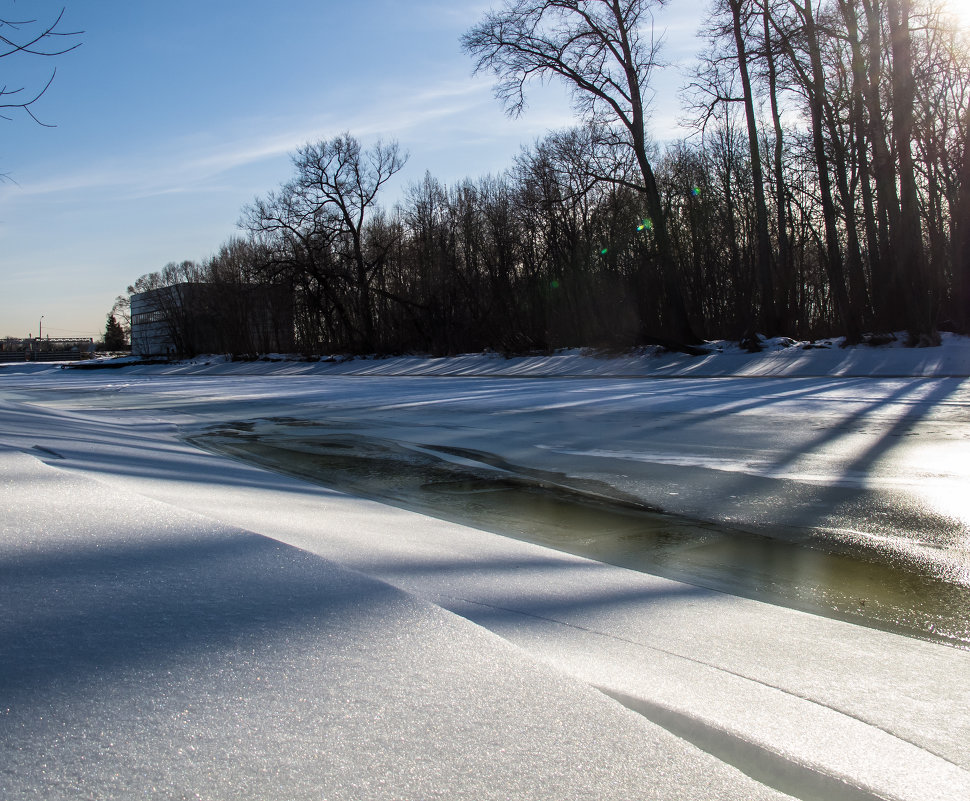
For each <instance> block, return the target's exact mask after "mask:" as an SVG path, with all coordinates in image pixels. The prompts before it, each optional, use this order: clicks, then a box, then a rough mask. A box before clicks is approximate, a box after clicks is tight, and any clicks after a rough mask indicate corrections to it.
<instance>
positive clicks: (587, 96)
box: [462, 0, 697, 343]
mask: <svg viewBox="0 0 970 801" xmlns="http://www.w3.org/2000/svg"><path fill="white" fill-rule="evenodd" d="M661 4H662V0H506V2H505V3H504V5H503V6H502V8H501V9H500V10H498V11H490V12H488V13H487V14H486V15H485V17H484V18H483V19H482V21H481V22H479V23H478V24H477V25H475V26H474V27H473V28H471V29H470V30H469V31H468V32H467V33H465V35H464V36H463V37H462V46H463V47H464V49H465V50H466V52H468V53H469V54H470V55H472V56H473V57H474V58H475V59H476V65H475V69H476V72H483V71H490V72H492V73H493V74H494V75H495V77H496V78H497V81H498V83H497V85H496V96H497V97H498V98H499V100H501V101H502V102H503V104H504V105H505V108H506V110H507V111H508V112H509V113H510V114H512V115H518V114H520V113H522V111H523V110H524V108H525V90H526V86H527V85H528V84H529V83H530V82H531V81H533V80H540V81H541V80H545V79H548V78H552V77H555V78H559V79H561V80H562V81H564V82H565V83H566V85H567V86H568V87H569V88H570V90H571V91H572V97H573V101H574V105H575V108H576V110H577V112H578V113H579V114H580V115H581V116H582V117H583V118H584V120H586V121H587V122H592V123H596V124H599V125H602V126H604V127H607V128H612V129H615V130H616V131H617V132H618V133H619V134H620V136H621V138H622V139H621V140H622V142H623V144H624V145H625V146H627V147H629V148H630V149H631V150H632V152H633V155H634V158H635V160H636V163H637V166H638V168H639V173H640V176H639V177H640V180H639V182H638V187H637V188H638V190H639V191H640V192H641V193H642V196H643V200H644V204H645V207H646V211H647V214H648V216H649V218H650V220H651V224H652V228H653V231H654V237H655V240H656V250H657V255H658V260H659V269H660V271H661V274H662V277H663V285H664V289H665V293H666V295H667V298H666V300H667V312H668V322H667V327H668V336H672V337H674V338H676V339H678V340H680V341H681V342H684V343H691V342H696V341H697V337H696V335H695V334H694V332H693V329H692V327H691V324H690V320H689V318H688V315H687V308H686V304H685V302H684V295H683V290H682V286H681V282H680V280H679V277H678V275H677V273H676V266H675V263H674V259H673V253H672V249H671V243H670V236H669V232H668V231H667V220H666V211H665V209H664V207H663V204H662V202H661V197H660V191H659V188H658V186H657V180H656V176H655V175H654V170H653V166H652V164H651V160H650V155H649V151H648V144H647V128H646V107H645V106H646V103H645V101H644V94H645V92H646V90H647V88H648V86H649V81H650V75H651V72H652V70H653V68H654V67H655V66H656V64H657V42H656V41H655V40H654V39H652V38H651V37H649V36H648V35H647V30H648V24H647V23H648V18H649V16H650V14H651V11H652V9H653V8H654V7H657V6H659V5H661ZM644 269H646V265H644Z"/></svg>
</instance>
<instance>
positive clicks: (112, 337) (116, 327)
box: [104, 314, 128, 350]
mask: <svg viewBox="0 0 970 801" xmlns="http://www.w3.org/2000/svg"><path fill="white" fill-rule="evenodd" d="M104 349H105V350H127V349H128V338H127V337H126V336H125V329H124V328H122V327H121V323H119V322H118V321H117V320H116V319H115V316H114V315H113V314H109V315H108V320H107V322H106V323H105V326H104Z"/></svg>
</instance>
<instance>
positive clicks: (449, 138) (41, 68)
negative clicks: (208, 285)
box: [0, 0, 704, 337]
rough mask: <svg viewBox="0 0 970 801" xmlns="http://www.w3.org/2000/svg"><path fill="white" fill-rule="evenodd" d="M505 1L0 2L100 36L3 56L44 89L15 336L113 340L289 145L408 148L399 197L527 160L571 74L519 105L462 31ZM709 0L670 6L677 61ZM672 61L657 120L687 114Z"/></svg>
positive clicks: (3, 314) (272, 183) (278, 166)
mask: <svg viewBox="0 0 970 801" xmlns="http://www.w3.org/2000/svg"><path fill="white" fill-rule="evenodd" d="M489 5H490V4H489V3H488V2H462V1H461V0H457V1H456V2H444V1H443V0H415V1H414V2H400V1H399V0H398V1H395V0H358V1H357V2H352V1H351V2H337V0H315V1H314V0H277V2H275V3H265V2H254V1H253V0H192V1H191V2H190V1H189V0H164V2H162V0H138V1H137V2H132V1H131V0H62V1H60V2H47V0H31V1H30V2H27V0H0V16H3V17H5V18H8V19H10V18H39V19H42V20H47V19H53V17H56V15H57V13H58V12H59V11H60V9H61V8H62V7H66V13H65V17H64V22H63V25H62V29H63V30H83V31H84V33H83V34H82V35H81V36H79V37H78V40H79V41H81V42H83V45H82V46H81V47H80V48H79V49H78V50H76V51H74V52H72V53H69V54H67V55H65V56H62V57H60V58H58V59H55V60H42V59H34V60H32V61H19V62H17V63H13V61H14V60H13V59H3V60H0V84H4V83H6V84H7V85H9V86H13V85H14V84H15V83H16V82H17V80H18V79H19V80H20V82H21V83H23V82H26V83H27V84H28V85H30V86H37V85H38V84H39V85H43V83H44V82H45V81H46V79H47V77H49V74H50V70H51V69H52V68H53V67H55V66H56V68H57V76H56V79H55V81H54V83H53V85H52V86H51V88H50V90H49V91H48V93H47V94H46V95H45V96H44V97H43V98H42V99H41V101H40V102H39V103H38V104H37V105H36V107H35V113H36V114H37V115H38V116H39V117H40V119H41V120H42V121H44V122H45V123H53V124H55V125H56V127H54V128H43V127H40V126H38V125H36V124H35V123H33V122H32V121H31V120H30V119H28V118H27V117H25V116H23V115H17V114H15V115H14V119H13V120H12V121H9V122H8V121H5V120H0V172H2V173H4V174H6V175H7V176H9V177H8V179H7V180H6V181H4V182H3V183H2V184H0V276H2V281H3V283H2V290H0V291H2V295H0V336H4V335H10V336H25V335H27V334H29V333H30V334H34V335H36V334H37V329H38V322H39V320H40V317H41V315H43V317H44V320H43V330H44V334H45V335H47V334H49V335H50V336H52V337H55V336H98V335H99V334H100V333H102V332H103V330H104V319H105V315H106V314H107V312H108V310H109V309H110V307H111V304H112V302H113V300H114V298H115V296H116V295H118V294H120V293H122V292H124V290H125V287H126V286H127V285H128V284H130V283H132V282H133V281H134V280H135V279H136V278H137V277H138V276H140V275H142V274H144V273H146V272H150V271H152V270H157V269H159V268H160V267H162V266H163V265H164V264H165V263H166V262H169V261H181V260H183V259H201V258H204V257H205V256H207V255H210V254H211V253H213V252H215V251H216V250H217V249H218V247H219V245H220V244H222V243H223V242H224V241H225V240H226V239H228V238H229V237H230V236H232V235H233V234H236V233H238V229H237V228H236V223H237V221H238V219H239V217H240V212H241V209H242V207H243V206H244V205H245V204H247V203H249V202H250V201H252V199H253V198H254V197H256V196H257V195H262V194H265V193H267V192H269V191H270V190H272V189H274V188H275V187H276V186H278V185H279V184H280V183H282V182H283V181H285V180H287V179H288V178H289V177H290V174H291V169H290V163H289V157H288V154H289V153H291V152H292V151H293V150H295V149H296V148H297V147H299V146H300V145H301V144H303V143H305V142H307V141H316V140H319V139H326V138H329V137H331V136H334V135H336V134H338V133H341V132H343V131H350V132H351V133H352V134H354V135H356V136H357V137H358V138H360V139H361V140H362V141H364V142H365V143H370V142H373V141H374V140H376V139H377V138H379V137H383V138H384V139H397V140H398V141H399V142H400V143H401V145H402V147H403V148H404V149H405V150H407V151H408V152H409V153H410V160H409V162H408V165H407V167H406V168H405V170H404V171H403V172H402V173H401V175H400V177H399V180H398V184H397V186H396V187H391V188H390V191H389V193H388V195H387V196H386V197H385V203H386V204H387V205H392V204H393V202H394V200H395V193H396V192H400V191H401V188H402V187H404V186H406V185H407V184H408V183H410V182H413V181H418V180H420V178H421V177H422V176H423V175H424V173H425V171H426V170H430V171H431V173H432V174H433V175H435V176H436V177H438V178H439V179H441V180H443V181H445V182H449V183H450V182H453V181H456V180H459V179H461V178H463V177H466V176H469V177H473V178H477V177H479V176H481V175H485V174H487V173H489V172H500V171H501V170H503V169H505V168H506V167H508V166H510V164H511V162H512V159H513V157H514V155H515V154H516V153H517V152H518V151H519V150H520V148H521V146H522V145H525V144H529V143H531V142H532V141H534V140H535V139H536V138H537V137H539V136H541V135H542V134H543V133H545V132H546V131H547V130H550V129H553V128H559V127H563V126H565V125H568V124H570V122H571V120H572V116H571V113H570V109H569V104H568V101H567V99H566V96H565V94H564V92H563V91H562V90H561V89H560V88H559V87H550V88H547V89H540V90H538V91H536V92H534V93H533V95H532V102H531V104H530V108H529V109H528V111H527V112H526V114H525V115H524V116H523V117H521V118H519V119H517V120H510V119H508V118H506V117H505V115H504V114H503V112H502V109H501V107H500V106H499V104H498V102H497V101H495V100H494V98H493V96H492V92H491V81H490V80H489V79H488V77H487V76H479V77H472V75H471V66H472V65H471V60H470V59H469V58H468V56H466V55H465V54H463V53H462V52H461V49H460V47H459V43H458V38H459V36H460V35H461V34H462V33H463V32H464V31H465V30H466V29H467V28H469V27H470V26H471V25H472V24H474V23H475V22H476V21H477V20H478V19H479V17H480V16H481V14H482V13H483V12H484V11H485V10H486V9H487V8H488V7H489ZM703 8H704V0H671V3H670V6H669V8H668V9H667V10H665V11H663V12H661V13H660V14H659V15H658V30H666V32H667V40H668V47H667V50H666V51H665V55H666V58H667V59H668V60H670V61H672V62H675V63H676V62H681V61H687V60H689V58H690V57H691V56H692V54H693V53H694V52H696V50H697V49H698V43H697V41H696V40H695V38H694V31H695V29H696V28H697V27H698V26H699V24H700V23H701V22H702V19H701V18H702V13H701V11H702V9H703ZM682 82H683V78H682V76H681V74H680V73H678V72H677V71H676V68H673V69H671V70H669V71H667V72H665V73H664V74H662V75H660V76H658V80H657V88H658V90H660V94H659V96H658V98H657V100H656V103H655V116H654V127H655V129H656V132H657V135H658V136H660V137H664V136H670V135H671V134H672V133H673V131H672V129H673V126H674V121H675V119H676V116H677V113H678V112H677V107H676V102H677V101H676V90H677V89H678V87H679V86H680V85H681V84H682Z"/></svg>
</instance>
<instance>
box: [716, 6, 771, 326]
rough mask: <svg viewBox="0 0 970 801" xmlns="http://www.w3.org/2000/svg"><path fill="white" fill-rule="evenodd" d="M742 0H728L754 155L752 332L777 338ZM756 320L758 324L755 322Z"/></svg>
mask: <svg viewBox="0 0 970 801" xmlns="http://www.w3.org/2000/svg"><path fill="white" fill-rule="evenodd" d="M742 2H743V0H728V5H729V7H730V9H731V17H732V22H733V26H734V45H735V49H736V50H737V54H738V71H739V73H740V75H741V89H742V91H743V93H744V116H745V120H746V121H747V126H748V149H749V152H750V155H751V180H752V183H753V184H754V204H755V231H756V239H757V260H758V264H757V267H756V273H757V275H758V283H759V287H760V290H761V310H760V312H761V313H760V315H758V316H757V318H756V317H755V315H753V314H752V319H751V321H750V323H749V328H750V329H753V328H754V327H755V326H756V325H757V324H760V325H761V327H762V329H763V331H764V333H766V334H768V335H769V336H774V335H776V334H778V333H781V321H780V320H779V319H778V306H777V303H776V301H775V287H774V281H773V278H772V264H771V240H770V238H769V236H768V204H767V202H766V201H765V181H764V173H763V171H762V169H761V152H760V147H759V143H758V121H757V119H756V117H755V112H754V93H753V92H752V89H751V76H750V75H749V73H748V51H747V46H746V44H745V41H744V30H743V28H742V19H741V16H742ZM756 319H757V322H756ZM756 333H757V332H756V331H754V330H748V331H746V332H745V337H746V338H752V337H753V336H754V334H756Z"/></svg>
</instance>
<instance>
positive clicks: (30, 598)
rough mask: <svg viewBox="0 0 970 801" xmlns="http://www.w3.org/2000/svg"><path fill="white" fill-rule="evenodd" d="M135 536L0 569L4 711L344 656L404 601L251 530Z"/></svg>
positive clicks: (592, 600) (659, 593)
mask: <svg viewBox="0 0 970 801" xmlns="http://www.w3.org/2000/svg"><path fill="white" fill-rule="evenodd" d="M138 536H139V537H144V538H145V541H144V542H142V541H140V540H136V541H129V542H125V543H117V542H115V543H110V542H105V543H99V544H96V545H87V546H75V547H67V548H65V547H62V548H61V549H60V550H58V551H54V552H51V551H48V552H45V553H41V554H37V553H34V554H24V555H21V556H20V557H16V556H15V557H14V558H12V559H8V560H7V561H5V562H4V563H3V565H2V566H0V611H2V614H0V643H2V645H0V695H2V697H3V699H4V703H6V704H7V705H8V706H16V705H17V704H18V703H19V701H18V699H23V700H24V702H26V699H27V698H29V697H32V696H34V695H35V694H36V693H42V694H43V693H46V692H49V691H52V690H53V689H54V688H57V689H56V695H63V694H65V693H66V694H67V695H68V696H70V695H71V693H74V692H81V693H82V694H83V693H86V692H87V691H85V690H83V685H84V683H85V682H86V681H90V680H93V681H96V682H98V683H100V685H104V684H105V682H108V686H110V682H111V681H112V679H111V676H112V675H114V674H118V675H121V674H124V675H127V676H129V677H130V675H131V671H135V672H137V673H142V674H145V673H147V674H148V675H150V676H156V677H159V676H165V675H169V674H170V672H171V671H175V672H176V673H177V672H178V671H179V670H181V669H183V668H184V666H185V665H186V659H188V660H189V664H196V663H198V661H199V660H204V662H205V664H207V665H209V666H210V668H211V669H213V670H218V669H221V668H220V666H225V665H226V664H227V662H231V661H232V659H233V658H236V659H239V658H248V655H249V654H252V653H256V652H259V653H263V652H265V649H267V648H270V649H274V648H276V647H277V646H278V647H279V648H280V649H283V650H285V649H287V648H292V647H293V643H294V642H299V643H303V644H304V646H307V647H314V646H315V647H320V648H324V649H333V650H334V652H339V651H340V650H341V649H346V648H348V647H350V648H352V647H353V646H352V643H353V641H354V640H355V638H356V634H355V632H357V631H360V630H361V629H362V628H364V627H367V628H369V627H372V626H374V625H386V623H385V622H379V621H384V620H385V618H384V615H385V614H386V613H387V612H388V610H389V609H390V608H391V607H392V606H393V605H395V604H401V603H414V601H413V599H412V600H410V601H409V600H407V596H404V595H403V594H402V593H401V592H400V591H399V590H397V589H395V588H393V587H391V586H390V585H387V584H384V583H383V582H380V581H377V580H375V579H371V578H367V577H365V576H363V575H361V574H359V573H355V572H350V571H348V570H346V569H343V568H341V567H339V566H336V565H334V564H333V563H330V562H327V561H326V560H323V559H321V558H320V557H317V556H314V555H312V554H310V553H307V552H304V551H300V550H298V549H296V548H292V547H290V546H286V545H283V544H280V543H278V542H275V541H273V540H269V539H266V538H263V537H261V536H258V535H252V534H248V533H245V532H238V533H237V532H235V531H231V530H230V531H224V532H221V533H219V534H212V535H208V536H206V537H204V538H202V539H197V540H196V539H191V538H187V537H186V538H178V537H173V536H172V535H170V534H168V535H167V534H166V533H165V532H141V533H140V534H139V535H138ZM521 566H522V561H521V560H517V559H515V558H513V557H510V558H508V559H504V558H496V559H492V560H491V561H490V562H489V563H487V564H486V563H484V562H478V563H475V564H473V565H469V564H467V563H461V562H458V561H455V562H451V563H449V562H448V561H444V562H442V561H440V560H431V561H429V562H426V563H422V562H421V561H420V560H416V561H412V562H410V563H408V565H407V568H406V569H407V570H409V571H414V572H424V573H427V572H428V571H432V572H449V573H454V574H455V575H457V576H460V575H461V574H463V573H467V572H468V571H469V570H473V571H474V572H476V573H478V574H481V573H482V572H485V573H488V574H492V575H494V576H495V577H496V578H499V577H501V576H502V575H504V574H507V573H508V572H510V571H512V570H514V569H516V568H519V567H521ZM530 566H531V567H532V568H534V569H536V570H539V571H540V573H541V574H543V575H545V576H546V577H547V578H549V579H553V580H554V579H555V578H556V576H558V575H562V574H563V573H565V574H572V572H573V571H574V569H580V570H584V569H588V566H584V565H582V564H581V563H579V562H577V563H575V564H573V565H569V564H566V565H564V564H563V563H562V562H561V561H557V560H554V559H553V560H548V561H545V560H540V561H538V562H534V563H530ZM395 567H397V565H396V564H395ZM710 595H711V593H710V591H707V590H701V589H700V588H694V587H689V586H686V585H684V586H680V587H674V586H671V587H657V588H654V589H650V588H644V587H633V588H631V587H616V588H613V589H606V590H604V589H602V588H597V587H596V586H595V585H592V584H591V585H589V586H588V587H587V589H586V591H585V592H583V593H580V594H579V595H572V596H571V597H569V598H546V599H544V598H542V593H541V591H540V592H539V593H537V595H536V596H535V597H533V596H531V595H527V596H521V597H520V598H518V599H515V600H513V599H512V598H511V597H509V598H507V600H508V601H511V602H513V603H514V605H515V607H516V609H515V611H516V612H525V613H526V614H531V615H533V616H536V617H540V616H541V617H549V618H557V619H558V618H562V617H568V616H569V615H571V614H573V613H581V612H590V611H593V610H596V609H602V608H607V609H608V608H616V607H622V606H626V605H627V604H631V603H645V602H646V603H666V602H671V601H674V600H676V599H677V598H679V597H684V596H710ZM391 619H394V614H392V615H391ZM401 634H402V635H403V634H404V632H403V631H402V632H401ZM391 636H393V634H391ZM321 656H322V657H323V658H326V654H320V653H316V654H307V658H320V657H321ZM78 683H80V685H79V684H78ZM72 687H73V688H74V689H71V688H72Z"/></svg>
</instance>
